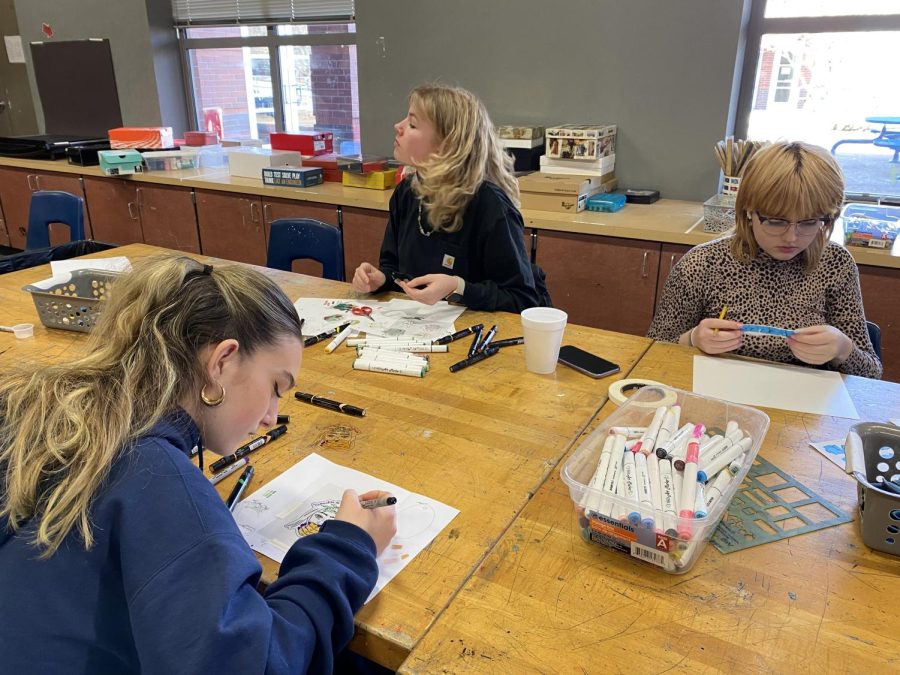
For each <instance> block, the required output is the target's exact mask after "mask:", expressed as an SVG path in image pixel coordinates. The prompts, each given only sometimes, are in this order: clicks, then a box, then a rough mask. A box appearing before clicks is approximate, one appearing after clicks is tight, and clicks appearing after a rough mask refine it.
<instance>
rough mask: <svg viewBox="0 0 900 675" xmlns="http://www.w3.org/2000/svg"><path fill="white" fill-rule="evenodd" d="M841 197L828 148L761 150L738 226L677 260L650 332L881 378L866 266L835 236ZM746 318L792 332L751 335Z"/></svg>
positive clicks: (743, 192)
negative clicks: (866, 296) (865, 292)
mask: <svg viewBox="0 0 900 675" xmlns="http://www.w3.org/2000/svg"><path fill="white" fill-rule="evenodd" d="M843 198H844V180H843V176H842V175H841V171H840V168H839V167H838V165H837V163H836V162H835V161H834V158H833V157H832V156H831V155H830V154H828V152H827V151H825V150H824V149H822V148H820V147H817V146H814V145H808V144H806V143H788V142H779V143H773V144H772V145H769V146H768V147H765V148H763V149H762V150H760V151H759V152H757V153H756V154H755V155H754V156H753V157H752V158H751V160H750V162H749V163H748V165H747V168H746V170H745V171H744V177H743V179H742V180H741V187H740V191H739V192H738V196H737V201H736V203H735V221H736V224H735V228H734V230H733V231H732V232H731V233H729V234H727V235H726V236H724V237H721V238H719V239H715V240H713V241H711V242H708V243H706V244H701V245H699V246H695V247H694V248H693V249H691V250H690V251H688V252H687V254H685V256H684V257H683V258H682V259H681V260H680V261H679V262H678V264H677V265H675V268H674V269H673V270H672V273H671V274H670V275H669V278H668V280H667V282H666V286H665V289H664V291H663V297H662V300H661V301H660V303H659V307H658V308H657V310H656V315H655V316H654V317H653V323H652V324H651V326H650V331H649V332H648V333H647V335H648V337H651V338H655V339H658V340H666V341H668V342H677V343H679V344H683V345H688V346H693V347H697V348H698V349H700V350H701V351H703V352H706V353H707V354H721V353H725V352H734V353H735V354H740V355H743V356H751V357H755V358H760V359H767V360H770V361H777V362H782V363H794V364H805V365H812V366H823V367H826V368H829V369H833V370H838V371H840V372H842V373H848V374H851V375H860V376H863V377H873V378H878V377H881V371H882V367H881V361H879V359H878V356H877V355H876V354H875V351H874V349H873V348H872V343H871V341H870V340H869V335H868V331H867V329H866V317H865V312H864V311H863V302H862V294H861V292H860V287H859V271H858V270H857V268H856V263H855V262H854V260H853V258H852V256H851V255H850V253H849V252H848V251H847V250H846V249H845V248H844V247H843V246H841V245H839V244H836V243H834V242H832V241H830V237H831V232H832V229H833V226H834V219H835V217H836V216H837V214H838V213H839V211H840V208H841V203H842V202H843ZM723 308H727V313H726V314H725V316H724V317H723V318H719V316H720V314H721V312H722V310H723ZM744 324H763V325H769V326H777V327H780V328H786V329H789V330H793V331H794V333H793V335H791V336H790V337H788V338H784V337H781V336H777V335H754V334H744V333H743V332H742V331H741V328H742V326H743V325H744Z"/></svg>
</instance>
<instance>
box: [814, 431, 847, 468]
mask: <svg viewBox="0 0 900 675" xmlns="http://www.w3.org/2000/svg"><path fill="white" fill-rule="evenodd" d="M846 440H847V439H846V438H839V439H836V440H833V441H820V442H818V443H813V442H810V445H811V446H813V448H815V449H816V450H817V451H818V452H821V453H822V454H823V455H825V457H826V458H828V459H829V460H830V461H832V462H834V463H835V464H837V465H838V466H839V467H841V468H842V469H844V468H846V466H847V449H846V448H845V447H844V443H845V442H846Z"/></svg>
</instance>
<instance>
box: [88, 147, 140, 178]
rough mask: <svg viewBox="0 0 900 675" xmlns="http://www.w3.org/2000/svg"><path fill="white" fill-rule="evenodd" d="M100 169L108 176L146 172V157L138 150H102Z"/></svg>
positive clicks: (99, 153)
mask: <svg viewBox="0 0 900 675" xmlns="http://www.w3.org/2000/svg"><path fill="white" fill-rule="evenodd" d="M97 156H98V157H99V158H100V170H101V171H103V173H105V174H106V175H107V176H128V175H131V174H133V173H143V172H144V158H143V157H141V153H139V152H138V151H137V150H133V149H130V148H126V149H124V150H100V151H99V152H98V153H97Z"/></svg>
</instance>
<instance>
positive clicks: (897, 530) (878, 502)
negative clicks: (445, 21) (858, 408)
mask: <svg viewBox="0 0 900 675" xmlns="http://www.w3.org/2000/svg"><path fill="white" fill-rule="evenodd" d="M846 448H847V473H849V474H850V475H852V476H853V477H854V478H856V482H857V483H858V485H857V492H858V496H859V529H860V532H861V534H862V538H863V542H864V543H865V544H866V546H868V547H869V548H874V549H875V550H876V551H883V552H885V553H892V554H894V555H900V494H897V493H895V492H894V491H893V490H891V489H890V488H888V487H885V486H884V483H885V481H891V479H893V480H892V481H891V482H892V483H894V484H896V485H897V486H898V487H900V429H898V428H897V427H894V426H890V425H888V424H878V423H875V422H864V423H862V424H856V425H854V426H852V427H851V428H850V433H849V434H848V435H847V445H846Z"/></svg>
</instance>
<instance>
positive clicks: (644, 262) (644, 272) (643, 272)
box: [641, 251, 650, 279]
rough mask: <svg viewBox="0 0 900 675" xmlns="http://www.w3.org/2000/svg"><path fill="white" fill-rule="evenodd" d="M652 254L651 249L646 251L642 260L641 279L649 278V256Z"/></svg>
mask: <svg viewBox="0 0 900 675" xmlns="http://www.w3.org/2000/svg"><path fill="white" fill-rule="evenodd" d="M649 256H650V251H644V258H643V260H642V261H641V279H646V278H647V258H648V257H649Z"/></svg>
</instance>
